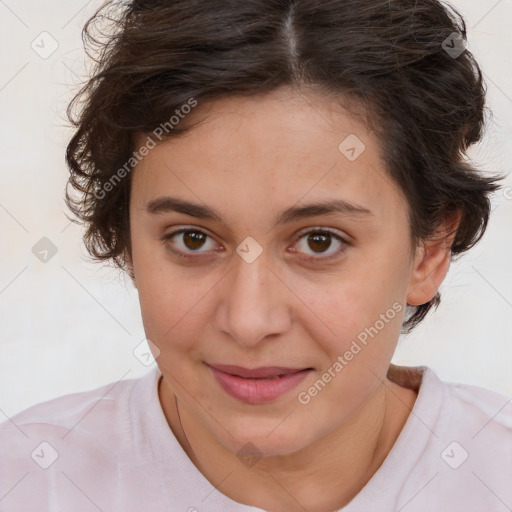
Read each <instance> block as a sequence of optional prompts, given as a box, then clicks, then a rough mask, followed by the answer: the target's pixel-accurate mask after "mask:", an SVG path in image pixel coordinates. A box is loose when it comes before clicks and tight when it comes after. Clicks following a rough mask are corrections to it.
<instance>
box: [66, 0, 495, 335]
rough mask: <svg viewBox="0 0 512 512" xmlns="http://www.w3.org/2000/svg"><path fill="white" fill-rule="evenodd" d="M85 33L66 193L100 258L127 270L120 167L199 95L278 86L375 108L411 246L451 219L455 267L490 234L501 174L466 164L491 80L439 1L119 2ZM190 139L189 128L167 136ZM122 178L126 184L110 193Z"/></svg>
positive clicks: (422, 310)
mask: <svg viewBox="0 0 512 512" xmlns="http://www.w3.org/2000/svg"><path fill="white" fill-rule="evenodd" d="M95 30H96V31H97V32H96V33H95ZM102 30H103V32H102ZM82 36H83V40H84V45H85V47H86V50H87V52H88V54H89V56H91V57H92V58H94V61H95V69H94V73H93V74H92V76H91V77H90V79H89V80H88V81H87V83H86V84H85V85H84V86H83V87H82V89H81V90H80V91H79V93H78V94H77V95H76V96H75V98H74V99H73V101H72V102H71V103H70V105H69V107H68V116H69V118H70V121H71V122H72V123H73V125H74V127H75V128H76V132H75V134H74V136H73V138H72V139H71V141H70V142H69V145H68V147H67V151H66V161H67V164H68V166H69V169H70V178H69V182H68V185H69V186H71V187H72V188H73V189H74V191H75V192H77V193H78V196H77V197H73V196H72V195H71V194H70V192H69V188H68V187H66V203H67V205H68V207H69V208H70V209H71V211H72V212H73V213H74V214H75V216H76V217H77V218H78V219H79V221H80V222H82V223H83V224H84V225H85V226H86V231H85V234H84V242H85V245H86V248H87V250H88V251H89V253H90V254H91V256H92V257H93V258H94V259H97V260H112V261H113V262H114V263H115V264H116V265H117V266H118V267H119V268H121V269H125V270H126V258H125V257H126V254H130V251H131V248H130V226H129V209H128V204H129V195H130V183H131V180H130V179H125V177H126V175H127V174H128V173H127V172H122V173H120V170H121V169H125V171H126V169H128V170H129V168H130V167H132V166H133V164H134V163H135V162H133V163H132V160H134V159H133V154H134V153H133V152H134V150H135V137H136V135H137V134H140V133H143V134H148V133H151V132H152V131H153V130H155V128H157V127H158V126H161V125H162V124H164V123H167V126H168V125H169V118H170V117H171V116H173V115H174V114H175V113H177V112H178V111H179V109H180V107H181V106H182V105H185V104H187V103H189V102H190V99H191V98H193V99H194V101H197V102H199V103H201V102H203V101H206V100H208V101H210V100H215V99H218V98H222V97H224V96H230V95H257V94H263V93H265V92H269V91H272V90H273V89H276V88H277V87H280V86H283V85H292V86H314V87H317V88H319V89H320V90H321V91H323V92H325V94H329V95H333V96H335V97H339V98H340V99H343V98H347V97H349V96H351V97H355V98H358V99H359V104H360V105H364V106H365V107H367V110H368V112H370V117H371V118H372V119H374V120H375V125H376V126H377V128H378V131H379V138H380V142H381V153H382V158H383V161H384V163H385V165H386V170H387V172H388V173H389V175H390V176H391V178H392V179H393V180H394V181H395V182H396V183H397V184H398V185H399V187H400V188H401V190H402V191H403V193H404V195H405V197H406V198H407V201H408V207H409V208H408V209H409V211H408V218H409V223H410V229H411V240H412V241H413V243H414V244H416V243H417V242H420V241H423V240H426V239H428V238H429V237H430V236H432V235H433V234H434V233H435V231H436V228H437V227H439V225H440V223H441V222H442V221H443V219H445V218H446V216H447V215H449V214H450V213H451V212H454V211H456V210H458V211H460V212H461V221H460V224H459V227H458V229H457V232H456V235H455V238H454V242H453V245H452V247H451V254H452V257H453V256H455V255H458V254H461V253H463V252H464V251H467V250H468V249H469V248H471V247H472V246H473V245H475V244H476V243H477V242H478V241H479V240H480V239H481V237H482V236H483V234H484V232H485V229H486V226H487V222H488V218H489V214H490V201H489V198H488V196H489V194H490V193H491V192H493V191H495V190H497V189H498V188H499V185H498V184H497V182H498V181H499V180H501V179H503V177H500V176H489V175H488V176H484V175H482V174H479V173H478V171H477V169H476V168H475V167H473V166H472V165H471V164H470V163H469V162H468V161H467V159H465V158H464V155H465V151H466V150H467V148H468V147H469V146H470V145H471V144H472V143H475V142H477V141H478V140H480V138H481V132H482V128H483V124H484V112H485V109H484V101H485V88H484V84H483V80H482V72H481V70H480V68H479V66H478V64H477V63H476V62H475V60H474V58H473V56H472V55H471V53H470V52H469V51H467V50H465V49H464V47H460V45H462V44H465V42H466V27H465V22H464V20H463V18H462V17H461V16H460V14H458V13H457V12H456V11H455V10H454V9H452V8H448V7H446V6H444V5H443V4H442V3H441V2H439V1H437V0H315V1H311V0H265V1H263V0H244V1H240V0H172V1H170V0H132V1H121V0H117V1H110V2H106V3H105V4H104V5H103V6H102V7H101V8H100V9H98V11H97V12H96V13H95V14H94V16H93V17H92V18H91V19H90V20H89V21H88V22H87V24H86V25H85V27H84V29H83V34H82ZM91 50H93V51H94V50H96V55H95V56H94V55H93V54H92V52H91ZM457 50H458V51H457ZM75 107H80V108H79V109H78V114H76V115H74V113H73V110H74V109H75ZM187 129H190V126H188V125H187V124H186V123H184V122H180V123H178V124H176V126H171V127H169V130H166V133H165V137H173V136H177V135H178V134H180V133H183V132H184V131H186V130H187ZM127 162H130V166H129V167H128V168H127ZM116 173H117V178H120V176H121V175H122V177H123V179H118V182H115V183H114V182H113V178H116ZM130 176H131V173H129V177H130ZM109 184H110V185H109ZM106 191H108V193H106ZM75 222H77V221H75ZM413 247H415V245H413ZM439 302H440V295H439V292H438V293H437V294H436V296H435V297H434V298H433V299H432V300H431V301H430V302H428V303H426V304H423V305H421V306H417V307H415V308H414V310H413V313H412V314H411V315H410V316H409V318H407V319H406V321H405V322H404V326H403V328H404V329H405V332H410V330H412V328H414V327H415V326H416V325H417V324H418V323H419V322H420V321H421V320H423V318H424V317H425V315H426V314H427V312H428V311H429V310H430V309H431V308H432V306H435V307H437V306H438V304H439Z"/></svg>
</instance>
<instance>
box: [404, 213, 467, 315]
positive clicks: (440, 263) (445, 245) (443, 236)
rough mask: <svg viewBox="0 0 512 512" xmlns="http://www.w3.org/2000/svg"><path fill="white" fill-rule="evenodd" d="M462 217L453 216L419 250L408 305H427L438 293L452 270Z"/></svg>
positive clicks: (457, 214)
mask: <svg viewBox="0 0 512 512" xmlns="http://www.w3.org/2000/svg"><path fill="white" fill-rule="evenodd" d="M460 216H461V215H460V212H457V213H456V214H454V216H453V215H452V216H451V217H450V218H449V219H447V220H446V221H445V223H444V224H443V226H442V228H441V229H440V230H438V231H437V232H436V234H435V236H434V237H432V238H431V239H430V240H429V241H427V242H425V243H424V244H423V245H422V246H421V247H419V248H418V251H417V253H416V256H415V260H414V269H413V274H412V276H411V282H410V284H409V290H408V292H407V303H408V304H410V305H412V306H420V305H422V304H426V303H427V302H429V301H430V300H431V299H433V298H434V296H435V294H436V293H437V291H438V289H439V287H440V286H441V283H442V282H443V280H444V278H445V277H446V274H447V273H448V269H449V268H450V263H451V256H452V253H451V246H452V243H453V240H454V238H455V234H456V231H457V227H458V225H459V222H460Z"/></svg>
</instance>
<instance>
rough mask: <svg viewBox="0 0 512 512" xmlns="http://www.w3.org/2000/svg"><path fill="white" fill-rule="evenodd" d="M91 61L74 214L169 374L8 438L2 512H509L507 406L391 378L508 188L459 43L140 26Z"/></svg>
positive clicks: (413, 378) (511, 448)
mask: <svg viewBox="0 0 512 512" xmlns="http://www.w3.org/2000/svg"><path fill="white" fill-rule="evenodd" d="M96 23H99V24H100V25H101V26H105V27H106V35H105V34H104V38H100V37H98V38H97V39H95V37H94V36H93V35H92V30H93V28H94V27H95V24H96ZM103 24H104V25H103ZM85 35H86V36H89V42H91V43H96V44H97V45H98V49H99V53H98V56H97V69H96V70H95V72H94V74H93V76H92V77H91V79H90V81H89V82H88V84H87V85H86V86H85V87H84V89H83V90H82V91H81V93H80V94H79V95H78V96H77V98H76V99H75V102H74V103H73V104H72V105H71V107H73V106H78V102H79V100H83V101H84V103H83V105H82V106H81V109H80V110H79V112H78V114H76V115H75V116H74V117H73V113H72V111H71V110H72V109H70V115H71V117H72V119H73V120H74V123H75V126H76V133H75V135H74V137H73V138H72V140H71V141H70V143H69V146H68V148H67V154H66V157H67V162H68V165H69V168H70V181H69V184H70V186H71V188H72V189H73V190H74V191H75V192H78V195H75V196H73V195H72V193H71V192H70V190H69V189H68V191H67V193H66V198H67V202H68V205H69V207H70V209H71V210H72V211H73V213H74V214H75V215H76V216H77V217H78V219H80V220H81V221H82V222H83V223H84V224H85V226H86V228H87V230H86V233H85V237H84V240H85V243H86V246H87V248H88V250H89V251H90V253H91V255H93V256H94V257H95V258H96V259H98V260H112V261H114V262H115V263H116V264H117V265H118V266H119V267H120V268H122V269H124V270H126V271H127V272H128V273H129V275H130V276H131V278H132V280H133V283H134V285H135V286H136V287H137V290H138V293H139V298H140V305H141V311H142V318H143V323H144V328H145V332H146V336H147V339H148V341H149V346H150V348H151V351H152V354H153V356H154V358H155V359H156V362H157V366H156V367H155V368H154V369H153V370H152V371H150V372H149V373H148V374H147V375H146V376H144V377H143V378H141V379H131V380H123V381H120V382H115V383H112V384H110V385H108V386H104V387H101V388H98V389H96V390H92V391H89V392H85V393H78V394H74V395H66V396H64V397H60V398H57V399H55V400H52V401H49V402H46V403H44V404H39V405H37V406H34V407H31V408H30V409H28V410H26V411H23V412H22V413H20V414H18V415H17V416H15V417H14V418H13V419H12V421H8V422H4V423H3V424H2V426H1V427H0V432H1V439H2V443H1V446H2V448H0V450H1V459H0V460H1V462H0V464H1V465H0V475H1V479H0V496H1V497H2V501H0V506H1V507H2V509H5V510H23V511H27V510H39V511H41V510H80V511H82V510H83V511H86V510H103V511H107V510H116V511H117V510H118V511H132V510H133V511H140V510H147V511H163V510H170V511H190V512H191V511H199V512H202V511H205V512H213V511H247V512H248V511H257V510H268V511H272V512H290V511H303V510H307V511H310V512H328V511H335V510H344V511H348V512H355V511H369V510H375V511H379V512H382V511H392V510H393V511H394V510H403V511H407V512H408V511H411V512H412V511H416V512H417V511H432V510H447V511H448V510H449V511H455V510H464V511H475V512H476V511H481V510H486V511H491V510H495V511H498V510H506V509H507V508H508V509H510V507H512V488H511V486H510V481H511V478H512V457H511V455H512V436H511V434H512V427H511V421H512V407H511V401H510V399H509V398H508V397H506V396H503V395H500V394H497V393H495V392H492V391H490V390H485V389H482V388H478V387H476V386H469V385H462V384H451V383H446V382H442V381H441V380H439V378H438V377H437V376H436V374H435V373H434V372H433V371H432V370H431V369H430V368H428V367H424V366H421V367H398V366H396V365H392V364H390V361H391V358H392V356H393V352H394V349H395V347H396V344H397V341H398V337H399V335H400V333H401V332H402V331H407V332H409V331H410V330H412V329H413V328H414V327H415V326H416V325H418V324H419V323H420V322H421V321H422V319H423V318H424V317H425V315H426V314H427V312H428V311H429V310H430V309H431V308H432V307H435V306H437V305H438V304H439V301H440V297H439V293H438V288H439V286H440V285H441V283H442V282H443V279H444V278H445V276H446V273H447V271H448V268H449V265H450V262H451V261H452V258H453V257H455V256H456V255H460V254H462V253H464V252H465V251H467V250H468V249H469V248H471V247H472V246H473V245H475V244H476V243H477V242H478V241H479V240H480V238H481V237H482V235H483V233H484V232H485V228H486V226H487V221H488V217H489V195H490V194H491V193H492V192H493V191H495V190H497V188H498V181H499V180H500V177H498V176H492V177H490V176H483V175H480V174H478V173H477V171H476V169H475V168H473V167H472V166H471V165H470V164H469V163H468V162H467V161H466V160H464V155H465V151H466V149H467V148H468V147H469V146H470V145H471V144H473V143H475V142H476V141H478V140H479V139H480V136H481V131H482V127H483V108H484V89H483V84H482V76H481V72H480V69H479V67H478V65H477V63H476V62H475V61H474V59H473V57H472V55H471V54H470V53H469V52H468V51H467V50H466V48H465V26H464V21H463V20H462V18H460V17H459V16H458V15H457V13H455V12H454V11H450V10H448V9H447V8H446V7H444V6H443V5H441V4H440V3H439V2H438V1H437V0H423V1H416V0H415V1H412V0H393V1H382V0H365V1H361V0H357V1H356V0H353V1H350V0H349V1H346V0H345V1H341V0H325V1H323V0H321V1H316V2H309V1H304V0H296V1H290V0H268V1H266V2H262V1H261V0H259V1H256V0H251V1H246V2H231V1H224V2H219V1H211V0H209V1H205V0H195V1H192V0H182V1H175V2H162V1H160V2H159V1H156V0H155V1H150V0H140V1H136V0H135V1H132V2H117V3H113V2H109V3H108V4H106V6H105V7H103V8H102V9H101V10H100V11H98V12H97V13H96V15H95V16H94V17H93V18H92V19H91V20H90V21H89V22H88V24H87V25H86V27H85ZM105 38H106V39H105Z"/></svg>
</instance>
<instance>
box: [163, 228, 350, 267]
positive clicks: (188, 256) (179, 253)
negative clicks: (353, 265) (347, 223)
mask: <svg viewBox="0 0 512 512" xmlns="http://www.w3.org/2000/svg"><path fill="white" fill-rule="evenodd" d="M189 232H191V233H201V234H203V235H205V236H207V237H209V238H211V237H210V235H208V233H205V232H204V231H202V230H200V229H195V228H194V229H192V228H181V229H178V230H176V231H173V232H172V233H168V234H166V235H164V236H163V237H162V238H161V241H162V242H163V244H164V245H165V246H167V247H169V243H168V242H169V240H170V239H172V238H174V237H175V236H177V235H180V234H182V233H189ZM313 233H315V234H325V233H328V234H329V235H331V236H333V237H334V238H335V239H337V240H338V241H339V242H341V243H342V244H343V246H342V247H341V248H340V249H339V250H338V251H336V252H335V253H333V254H331V255H329V256H319V257H316V256H305V257H304V259H306V260H309V261H316V262H318V261H327V260H331V259H333V258H336V257H339V256H341V254H342V253H344V252H345V250H346V249H347V246H348V245H350V244H349V242H347V241H346V240H345V239H344V238H342V237H341V236H340V235H338V234H337V233H336V232H334V231H331V230H330V229H326V228H313V229H310V230H309V231H305V232H301V233H299V234H298V235H297V238H296V241H295V243H297V242H298V241H299V240H301V239H302V238H304V237H305V236H307V235H310V234H313ZM169 249H170V250H171V251H172V252H173V253H174V254H176V255H177V256H179V257H180V258H185V259H187V260H191V259H194V258H197V257H198V256H194V255H192V254H187V253H186V252H183V251H180V250H176V249H174V248H171V247H169Z"/></svg>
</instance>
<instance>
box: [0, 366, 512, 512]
mask: <svg viewBox="0 0 512 512" xmlns="http://www.w3.org/2000/svg"><path fill="white" fill-rule="evenodd" d="M395 368H398V371H399V375H400V377H399V378H400V380H396V382H398V383H400V384H401V385H404V383H407V384H408V386H409V387H413V388H414V387H416V388H418V386H419V392H418V397H417V399H416V403H415V405H414V408H413V410H412V412H411V414H410V416H409V418H408V420H407V422H406V424H405V426H404V428H403V430H402V432H401V433H400V435H399V437H398V439H397V441H396V443H395V445H394V446H393V448H392V450H391V451H390V453H389V454H388V456H387V458H386V459H385V460H384V462H383V464H382V465H381V467H380V468H379V469H378V471H377V472H376V473H375V474H374V475H373V477H372V478H371V479H370V481H369V482H368V483H367V484H366V486H365V487H364V488H363V489H362V490H361V491H360V492H359V494H358V495H357V496H355V497H354V499H353V500H352V501H351V502H350V503H349V504H348V505H347V506H345V507H343V509H341V510H343V512H371V511H375V512H391V511H400V512H457V511H460V512H506V511H509V512H510V511H511V510H512V399H510V398H508V397H506V396H504V395H501V394H498V393H495V392H493V391H490V390H486V389H483V388H480V387H477V386H471V385H466V384H454V383H446V382H442V381H441V380H439V378H438V377H437V376H436V374H435V373H434V372H433V371H432V369H430V368H428V367H424V366H420V367H395ZM160 376H161V373H160V370H159V369H158V367H157V366H155V367H154V368H152V369H151V371H149V372H148V373H147V374H146V375H145V376H143V377H142V378H140V379H131V380H124V381H120V382H118V383H111V384H108V385H106V386H102V387H100V388H97V389H95V390H92V391H87V392H82V393H75V394H70V395H66V396H62V397H59V398H56V399H53V400H50V401H47V402H44V403H41V404H37V405H35V406H33V407H30V408H29V409H26V410H25V411H23V412H21V413H19V414H17V415H16V416H14V417H13V418H12V419H11V420H6V421H4V422H3V423H2V424H0V511H1V512H46V511H52V512H57V511H58V512H98V511H102V512H113V511H118V512H163V511H167V512H217V511H218V512H261V510H262V509H259V508H256V507H250V506H247V505H242V504H240V503H237V502H235V501H233V500H231V499H230V498H228V497H227V496H226V495H224V494H222V493H221V492H219V491H217V490H216V489H215V487H214V486H213V485H212V484H210V482H209V481H208V480H207V479H206V478H205V477H204V476H203V475H202V474H201V472H200V471H199V470H198V469H197V468H196V467H195V466H194V464H193V463H192V461H191V460H190V459H189V458H188V456H187V455H186V453H185V451H184V450H183V449H182V447H181V445H180V444H179V443H178V441H177V440H176V438H175V436H174V434H173V432H172V430H171V429H170V428H169V426H168V424H167V421H166V418H165V416H164V413H163V411H162V408H161V405H160V402H159V399H158V380H159V378H160ZM394 380H395V379H394ZM221 476H222V475H219V478H220V477H221ZM224 476H225V475H224Z"/></svg>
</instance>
